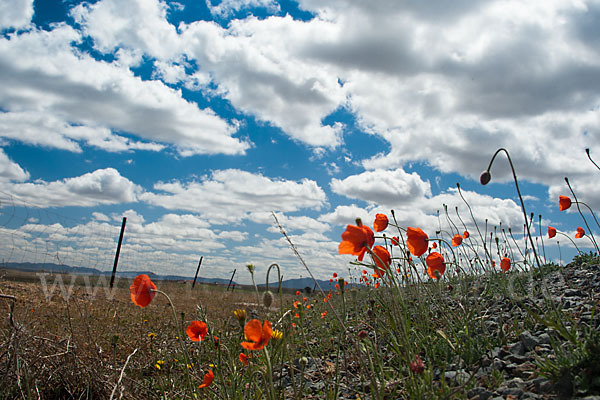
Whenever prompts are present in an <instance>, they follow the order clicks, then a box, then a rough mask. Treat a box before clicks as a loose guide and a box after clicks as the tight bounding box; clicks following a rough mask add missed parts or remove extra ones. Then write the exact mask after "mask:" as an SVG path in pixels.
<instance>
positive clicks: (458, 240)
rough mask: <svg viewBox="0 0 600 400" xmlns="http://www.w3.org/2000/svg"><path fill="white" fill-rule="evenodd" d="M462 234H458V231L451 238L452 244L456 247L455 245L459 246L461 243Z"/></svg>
mask: <svg viewBox="0 0 600 400" xmlns="http://www.w3.org/2000/svg"><path fill="white" fill-rule="evenodd" d="M462 240H463V238H462V236H460V235H459V234H458V233H457V234H456V235H454V237H453V238H452V246H454V247H456V246H460V244H461V243H462Z"/></svg>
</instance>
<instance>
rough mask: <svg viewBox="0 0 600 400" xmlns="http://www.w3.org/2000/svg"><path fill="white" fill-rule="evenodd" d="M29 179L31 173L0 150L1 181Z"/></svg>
mask: <svg viewBox="0 0 600 400" xmlns="http://www.w3.org/2000/svg"><path fill="white" fill-rule="evenodd" d="M27 179H29V172H27V171H25V170H24V169H23V168H21V166H20V165H19V164H17V163H15V162H14V161H12V160H11V159H10V158H8V156H7V155H6V153H4V150H3V149H2V148H0V181H26V180H27Z"/></svg>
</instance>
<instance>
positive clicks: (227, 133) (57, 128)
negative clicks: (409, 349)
mask: <svg viewBox="0 0 600 400" xmlns="http://www.w3.org/2000/svg"><path fill="white" fill-rule="evenodd" d="M80 41H81V36H80V35H79V33H78V32H77V31H75V30H74V29H73V28H71V27H68V26H65V25H61V26H58V27H56V28H54V29H53V30H52V31H47V32H46V31H32V32H29V33H25V34H21V35H18V36H12V37H10V38H2V39H0V69H2V70H3V73H2V74H0V84H1V85H2V86H3V90H2V92H1V93H0V107H1V108H3V109H4V110H5V112H3V113H1V114H0V116H1V119H0V135H2V136H4V137H8V138H11V139H15V140H22V141H25V142H28V143H32V144H41V145H46V146H53V147H58V148H61V149H66V150H70V151H80V147H79V142H84V143H87V144H88V145H92V146H97V147H100V148H103V149H106V150H110V151H123V150H126V149H145V150H154V151H157V150H161V149H162V148H163V146H162V145H161V144H157V142H158V143H166V144H171V145H174V146H175V147H176V148H177V150H178V151H179V152H180V153H181V154H183V155H191V154H215V153H224V154H242V153H244V152H245V150H246V149H247V148H248V147H249V144H248V143H245V142H241V141H240V140H238V139H235V138H233V137H232V134H233V133H234V132H235V127H234V126H233V125H230V124H229V123H228V122H227V121H225V120H223V119H222V118H220V117H219V116H217V115H216V114H215V113H214V112H213V111H212V110H210V109H204V110H201V109H199V108H198V106H197V105H196V104H194V103H191V102H189V101H187V100H185V99H183V98H182V97H181V91H178V90H174V89H171V88H169V87H168V86H166V85H165V84H163V83H162V82H160V81H142V80H141V79H140V78H139V77H135V76H134V75H133V73H132V72H131V71H130V70H128V69H127V68H124V67H119V66H117V65H113V64H109V63H106V62H102V61H96V60H94V59H93V58H91V57H90V56H88V55H85V54H82V53H81V52H79V51H78V50H76V49H75V48H74V47H72V45H71V43H72V42H75V43H77V42H80ZM114 131H122V132H128V133H131V134H133V135H136V136H137V137H139V138H141V139H143V140H144V142H136V141H133V140H129V139H126V138H123V137H121V136H120V135H118V134H116V133H114Z"/></svg>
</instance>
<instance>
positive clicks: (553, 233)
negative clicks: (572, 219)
mask: <svg viewBox="0 0 600 400" xmlns="http://www.w3.org/2000/svg"><path fill="white" fill-rule="evenodd" d="M554 236H556V228H553V227H551V226H549V227H548V239H552V238H553V237H554Z"/></svg>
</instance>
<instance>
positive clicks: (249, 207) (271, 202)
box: [140, 169, 326, 224]
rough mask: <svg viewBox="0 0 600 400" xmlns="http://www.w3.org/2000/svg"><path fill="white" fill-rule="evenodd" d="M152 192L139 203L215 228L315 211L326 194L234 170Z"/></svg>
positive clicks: (308, 183) (310, 184)
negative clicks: (193, 216)
mask: <svg viewBox="0 0 600 400" xmlns="http://www.w3.org/2000/svg"><path fill="white" fill-rule="evenodd" d="M154 190H155V191H156V192H154V193H151V192H146V193H144V194H142V195H141V196H140V200H142V201H145V202H147V203H149V204H153V205H158V206H161V207H164V208H166V209H169V210H175V209H177V210H188V211H193V212H197V213H200V214H201V215H202V216H203V217H204V218H207V219H209V220H210V221H211V223H214V224H219V223H222V224H224V223H230V222H239V221H241V220H242V219H244V218H249V217H251V215H252V213H256V212H263V213H265V212H271V211H282V212H294V211H298V210H300V209H304V208H309V209H317V210H318V209H320V208H321V207H323V206H324V205H325V204H326V196H325V192H323V189H321V188H320V187H319V185H317V183H316V182H314V181H312V180H308V179H304V180H302V181H300V182H295V181H290V180H284V179H271V178H268V177H265V176H263V175H260V174H253V173H250V172H247V171H242V170H236V169H228V170H220V171H214V172H213V173H212V175H211V176H210V177H204V178H202V180H201V181H200V182H196V181H193V182H189V183H182V182H179V181H174V182H170V183H157V184H155V185H154Z"/></svg>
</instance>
